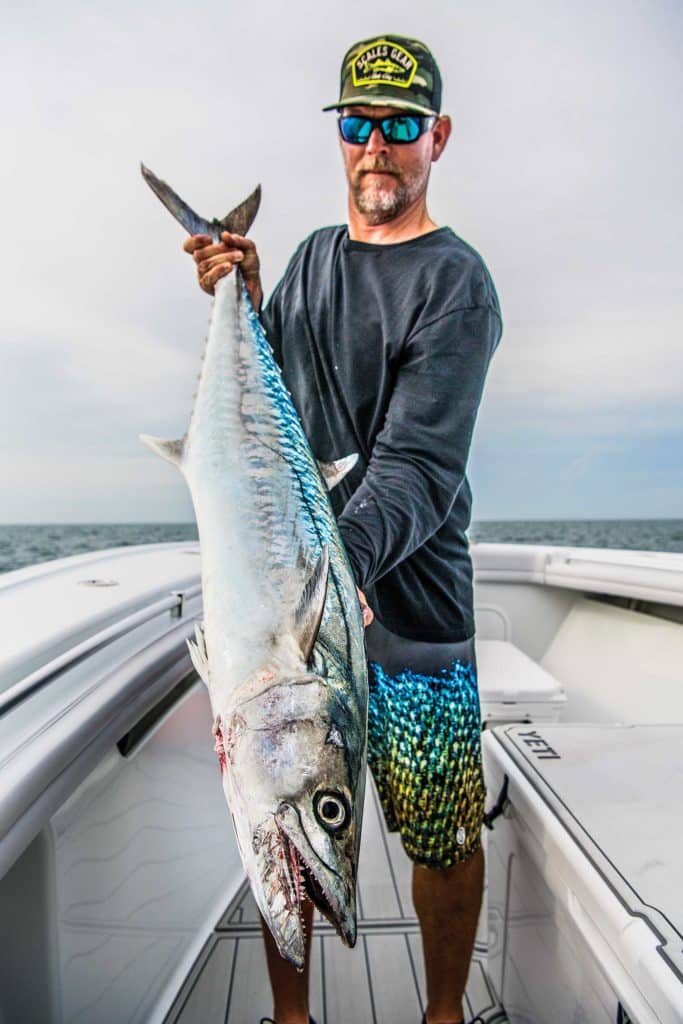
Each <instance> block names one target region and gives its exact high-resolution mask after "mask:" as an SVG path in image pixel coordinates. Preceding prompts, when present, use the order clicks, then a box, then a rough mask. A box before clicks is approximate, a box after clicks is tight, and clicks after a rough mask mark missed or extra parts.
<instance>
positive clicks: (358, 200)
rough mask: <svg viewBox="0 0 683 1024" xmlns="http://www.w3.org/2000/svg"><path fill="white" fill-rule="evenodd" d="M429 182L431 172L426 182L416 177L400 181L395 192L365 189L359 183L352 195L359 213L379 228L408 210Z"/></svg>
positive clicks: (425, 179)
mask: <svg viewBox="0 0 683 1024" xmlns="http://www.w3.org/2000/svg"><path fill="white" fill-rule="evenodd" d="M361 180H362V176H361ZM428 180H429V172H427V174H426V175H425V177H424V180H422V179H420V178H417V177H414V178H410V179H408V180H407V181H406V180H402V181H400V183H399V185H398V188H396V189H394V190H393V191H388V190H387V191H384V190H381V191H376V190H374V189H363V188H361V184H360V181H358V183H356V184H355V185H353V186H352V188H351V194H352V196H353V201H354V203H355V206H356V209H357V210H358V212H359V213H362V214H363V215H364V217H365V218H366V220H367V222H368V224H371V225H372V226H377V225H378V224H387V223H388V222H389V221H390V220H393V219H394V218H395V217H399V216H400V215H401V214H402V213H403V212H404V211H405V210H407V209H408V207H409V206H410V205H411V203H413V202H415V200H416V199H417V198H419V196H420V195H421V194H422V192H423V191H424V190H425V189H426V187H427V181H428Z"/></svg>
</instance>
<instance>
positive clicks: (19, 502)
mask: <svg viewBox="0 0 683 1024" xmlns="http://www.w3.org/2000/svg"><path fill="white" fill-rule="evenodd" d="M385 18H386V12H385V8H383V7H381V6H380V5H374V6H373V5H370V6H368V4H367V3H364V2H363V3H362V2H361V0H349V2H348V3H347V4H345V5H343V6H335V5H328V6H326V7H325V8H324V9H323V8H321V5H320V4H319V3H314V2H313V0H300V2H298V3H296V4H291V3H289V4H285V3H268V4H263V5H260V6H256V7H254V6H253V5H252V6H251V7H245V6H239V5H236V4H220V3H218V2H217V0H204V2H202V3H200V4H198V5H195V6H194V7H193V9H192V12H191V13H189V12H188V8H187V5H186V4H182V3H180V2H179V0H165V2H164V3H161V2H160V0H150V2H149V3H146V4H144V5H143V6H142V7H141V6H140V5H138V4H135V3H133V0H121V2H120V3H119V4H117V5H116V7H110V8H108V9H106V8H102V7H99V8H95V7H93V6H92V5H91V4H86V3H85V2H83V0H78V2H74V0H67V2H66V3H65V4H61V5H59V6H57V7H56V6H54V5H50V4H47V3H46V2H42V3H41V2H39V3H38V5H37V6H36V5H31V6H30V7H24V8H20V7H16V6H15V7H13V8H12V10H11V11H10V12H9V13H8V16H7V17H6V19H5V20H4V24H3V42H4V43H5V49H6V51H7V53H6V56H5V58H4V60H3V63H2V65H1V66H0V89H1V90H2V95H3V97H4V98H5V104H4V118H3V141H4V143H5V145H4V148H3V161H2V164H1V165H0V188H2V192H3V196H4V198H5V200H6V203H5V210H4V212H3V229H4V239H5V244H4V245H3V247H2V248H0V275H1V276H2V280H3V285H4V290H5V295H4V296H3V310H2V311H3V318H2V335H1V340H2V345H3V373H2V385H3V394H2V396H1V401H0V419H1V420H2V422H1V424H0V429H1V430H2V432H3V437H4V438H5V439H6V442H7V447H8V451H9V452H10V456H9V458H10V469H11V474H9V476H8V477H7V479H9V478H10V477H11V479H12V481H13V483H12V485H11V486H10V485H7V484H6V485H5V488H4V494H3V499H2V504H0V517H2V518H3V519H8V518H13V519H21V518H22V509H24V514H25V515H26V516H33V515H34V513H35V510H36V509H37V508H38V509H40V510H42V512H43V515H44V518H46V519H49V518H55V517H56V516H57V512H59V516H60V517H65V518H72V519H75V520H79V519H83V518H84V517H88V518H97V509H98V501H100V506H99V507H100V513H101V515H102V517H105V518H111V511H112V509H113V508H117V509H119V511H120V514H122V515H123V514H124V512H126V517H127V518H131V517H132V518H136V512H135V509H138V514H139V515H140V516H141V517H143V518H144V517H146V515H147V514H149V515H153V514H156V515H159V517H161V518H174V517H176V518H184V517H186V516H187V514H188V505H187V498H186V495H185V492H184V490H183V487H184V485H183V483H182V480H181V479H177V480H175V479H174V477H173V474H172V472H171V471H170V468H169V467H163V466H160V467H159V468H157V469H155V470H154V471H150V472H147V471H146V470H143V469H141V467H142V466H145V467H149V466H150V461H149V460H151V462H152V464H153V463H154V460H153V458H152V456H151V455H149V456H148V455H146V454H145V453H141V454H138V453H137V447H136V446H137V444H138V442H137V434H138V433H139V432H140V431H149V432H150V433H158V434H161V435H166V436H169V435H170V436H173V435H174V434H177V433H179V432H181V431H182V430H183V429H184V428H185V426H186V424H187V419H188V416H189V411H190V407H191V403H192V394H193V391H194V385H195V380H196V375H197V373H198V372H199V365H200V363H199V359H200V355H201V350H202V346H203V339H204V335H205V332H206V324H207V319H208V315H209V303H208V301H207V299H206V297H205V296H204V295H202V294H201V293H200V292H199V290H198V288H197V286H196V282H195V280H194V274H193V268H192V265H191V263H190V261H189V259H188V257H187V256H185V255H184V254H183V253H182V252H181V245H182V240H183V234H182V231H181V229H180V228H179V227H178V225H176V224H175V223H174V222H173V221H172V220H171V218H170V217H169V216H168V214H166V212H165V211H164V210H163V209H162V208H161V207H160V205H159V204H158V203H157V201H156V200H155V199H154V198H153V197H152V195H151V194H150V193H148V191H147V190H146V189H145V187H144V185H143V183H142V181H141V179H140V177H139V171H138V164H139V161H140V159H144V160H145V162H146V163H147V164H148V165H149V166H151V167H152V168H153V169H154V170H155V172H156V173H158V174H159V175H161V176H162V177H163V178H165V179H166V180H168V181H169V182H170V183H171V184H172V185H173V186H174V188H176V189H177V190H178V191H179V192H180V194H181V195H183V196H184V197H185V198H186V199H187V200H188V202H190V203H191V205H193V206H195V207H196V209H197V210H198V211H199V212H200V213H204V214H208V215H213V214H219V215H221V214H223V213H225V212H227V210H228V209H229V208H230V207H231V206H233V205H234V204H235V203H237V202H238V201H239V200H240V199H241V198H243V197H244V196H245V195H246V194H247V193H248V192H249V191H250V190H251V189H252V188H253V186H254V184H255V183H256V182H258V181H261V183H262V184H263V187H264V201H263V206H262V209H261V211H260V213H259V217H258V219H257V222H256V224H255V227H254V238H255V239H256V241H257V243H258V245H259V248H260V252H261V258H262V266H263V272H264V279H265V283H266V288H267V289H268V288H271V287H272V286H273V284H274V283H275V281H276V280H277V278H278V276H279V275H280V273H281V272H282V270H283V269H284V266H285V265H286V261H287V259H288V257H289V255H290V254H291V253H292V251H293V250H294V248H295V246H296V244H297V243H298V242H299V241H300V240H301V238H302V237H304V236H305V235H306V234H308V233H309V232H310V231H311V230H313V229H314V228H315V227H318V226H320V225H322V224H329V223H335V222H339V221H341V220H343V219H344V217H345V186H344V180H343V176H342V171H341V167H340V162H339V156H338V152H337V142H336V130H335V126H334V115H323V114H321V113H320V107H321V106H322V105H323V103H325V102H328V101H330V100H331V99H332V98H333V97H334V96H335V94H336V90H337V87H338V70H339V62H340V59H341V56H342V54H343V52H344V50H345V49H346V47H347V46H348V45H349V43H350V42H352V41H353V38H354V37H356V36H358V37H360V36H363V35H366V34H367V35H370V34H372V33H373V32H375V31H377V32H382V31H384V30H385V29H386V27H387V25H386V21H385ZM391 24H392V28H393V29H394V30H395V31H398V32H405V33H407V34H417V35H419V36H421V37H423V38H425V39H426V41H427V42H429V43H431V44H432V45H433V47H434V51H435V53H436V55H437V58H438V59H439V61H440V64H441V68H442V71H443V74H444V82H445V90H444V99H445V105H446V108H447V109H448V110H449V111H450V112H451V113H452V115H453V119H454V134H453V138H452V140H451V142H450V143H449V148H448V150H447V151H446V153H445V154H444V157H443V159H442V160H441V161H440V162H439V164H438V165H436V166H435V168H434V172H433V175H432V184H431V186H430V188H431V193H430V210H431V211H432V213H433V215H434V216H435V217H436V218H437V219H438V220H439V222H441V223H447V224H450V225H452V226H453V228H454V230H455V231H456V232H457V233H458V234H460V235H462V236H463V237H464V238H466V239H467V240H468V241H470V242H471V243H473V244H474V245H475V247H476V248H477V249H478V250H479V251H480V252H481V253H482V254H483V256H484V257H485V259H486V261H487V263H488V265H489V267H490V269H491V271H492V274H493V277H494V280H495V282H496V286H497V288H498V291H499V294H500V298H501V305H502V309H503V317H504V322H505V334H504V338H503V342H502V344H501V347H500V350H499V352H498V353H497V354H496V357H495V359H494V363H493V366H492V369H491V374H490V378H489V382H488V385H487V392H486V396H485V399H484V403H483V405H482V410H481V414H480V417H479V424H478V428H477V431H478V433H477V442H476V443H478V444H479V449H478V451H479V453H480V454H482V453H485V454H486V458H490V459H492V460H493V461H492V466H496V467H497V468H498V470H500V462H499V461H498V456H499V455H500V459H501V460H503V461H505V463H506V465H514V463H515V459H516V458H517V456H518V452H519V449H518V448H517V444H518V442H520V441H521V443H523V444H525V445H526V452H527V462H526V466H527V469H526V470H525V473H526V475H525V480H524V487H525V488H526V490H525V492H524V493H525V494H526V495H533V494H536V495H537V496H538V498H539V500H545V491H544V488H545V484H544V480H545V479H546V474H550V477H549V478H550V479H554V476H553V472H554V471H553V469H552V463H551V461H550V460H549V459H548V458H546V453H545V450H541V448H539V447H538V446H534V444H533V443H532V441H533V438H534V437H535V436H537V435H543V436H547V437H548V438H552V439H553V442H554V444H555V445H556V446H557V445H558V444H560V445H561V444H562V439H563V438H568V439H569V440H570V441H571V444H572V445H573V446H574V448H575V451H574V453H573V454H572V455H571V456H569V455H568V456H567V458H568V462H567V463H563V465H564V466H565V468H566V467H567V466H569V467H570V466H571V465H572V462H571V460H572V459H575V460H578V461H575V463H574V469H573V470H571V469H568V472H569V473H570V476H571V475H572V474H573V478H574V479H575V480H576V479H578V478H579V477H581V479H582V480H583V481H584V483H585V486H586V488H587V491H586V495H585V501H586V503H587V506H588V505H589V504H590V493H591V492H590V488H591V487H593V493H594V494H595V500H596V502H598V501H602V500H603V498H602V497H601V495H602V490H601V487H602V485H601V483H600V480H599V479H598V476H597V467H598V464H599V463H600V462H601V460H603V461H604V460H605V458H606V456H607V453H603V455H600V451H601V449H600V445H601V444H602V443H603V442H604V438H605V437H606V436H609V437H610V438H611V437H614V438H616V439H617V442H615V443H617V444H618V445H622V446H623V445H628V444H629V443H630V442H631V441H632V439H633V437H634V436H638V435H639V434H642V433H647V434H648V436H649V437H650V438H651V440H652V443H653V444H654V443H655V442H656V443H658V444H667V443H670V442H667V438H673V437H674V436H678V429H679V427H680V422H681V416H680V402H681V392H680V381H681V380H683V346H681V343H680V340H681V339H680V333H681V332H680V325H681V322H682V316H681V314H682V313H683V309H682V308H681V303H680V299H679V298H678V296H679V294H680V280H681V278H682V276H683V250H682V249H681V246H680V244H679V239H680V237H681V234H682V233H683V231H682V229H683V211H682V209H681V204H680V181H681V179H682V178H683V139H682V138H681V133H680V131H678V129H677V125H678V123H679V120H680V112H679V109H678V107H679V96H680V93H681V86H682V85H683V82H682V81H681V79H682V78H683V69H682V65H681V62H680V59H679V54H680V44H681V37H682V36H683V16H682V9H681V7H680V5H679V4H675V3H672V2H667V0H658V2H657V3H654V4H650V5H642V4H640V3H637V2H636V0H625V2H624V3H622V4H620V5H619V6H618V9H617V8H614V7H609V6H605V5H595V4H593V3H589V2H588V0H577V3H574V4H572V5H571V6H569V5H565V6H562V5H560V6H557V5H555V6H554V7H553V8H552V10H551V9H550V8H549V7H548V5H547V4H544V3H542V2H541V0H520V2H519V3H516V4H515V5H514V8H512V7H510V5H509V4H508V3H506V2H504V0H493V2H492V3H490V4H487V5H462V4H443V3H442V2H440V3H437V2H436V0H426V2H425V3H423V4H422V5H421V7H420V10H419V15H418V17H417V18H416V11H415V6H414V4H410V3H408V2H407V0H398V2H397V3H395V4H394V5H393V6H392V14H391ZM19 83H20V84H19ZM619 439H621V440H619ZM604 443H607V442H604ZM609 443H610V444H611V443H612V442H611V441H610V442H609ZM591 445H595V446H596V447H594V448H592V447H591ZM570 447H571V445H570ZM584 450H585V451H593V456H592V457H591V458H592V459H593V462H590V459H588V457H587V456H586V455H585V454H582V453H583V452H584ZM619 450H622V448H619ZM634 457H638V458H640V459H642V460H643V461H642V466H641V468H643V471H645V467H646V464H651V462H652V451H651V450H650V451H648V454H647V456H646V455H645V453H644V452H639V453H638V454H637V456H634ZM582 458H583V459H584V461H583V462H581V459H582ZM587 459H588V461H586V460H587ZM478 464H480V463H478ZM79 466H80V469H79ZM60 467H61V470H60ZM582 467H583V468H582ZM591 467H593V468H591ZM164 469H166V471H168V472H171V479H172V480H173V483H169V484H168V485H165V484H163V482H162V477H161V476H160V475H159V474H161V472H162V470H164ZM482 470H483V473H484V476H483V477H482V479H483V478H484V477H486V479H488V476H487V471H486V468H485V467H484V466H483V465H482ZM606 471H607V472H608V473H612V474H614V480H613V487H612V490H613V492H614V493H615V494H617V493H621V487H622V483H623V482H624V481H625V480H626V479H627V477H628V473H629V472H630V471H629V469H628V466H627V464H626V463H623V462H620V461H619V460H617V461H616V462H614V460H613V464H612V466H611V468H610V469H609V470H606ZM669 472H673V470H671V469H670V470H669ZM79 474H80V476H79ZM154 474H156V475H154ZM617 474H618V476H617ZM506 479H509V478H507V477H506ZM628 479H631V478H630V477H628ZM79 480H80V481H81V482H80V483H79ZM87 481H95V482H96V485H95V486H94V487H92V488H91V487H90V486H89V485H88V483H87ZM663 486H664V485H663V484H662V487H663ZM671 486H672V487H674V488H675V487H678V488H679V490H678V494H679V499H683V490H682V488H683V484H681V483H680V482H679V483H678V484H676V483H673V482H672V484H671ZM513 490H514V487H513V485H512V483H509V484H508V491H507V492H506V494H511V493H513ZM490 493H491V494H493V491H491V492H490ZM643 494H645V491H643ZM98 496H99V497H98ZM491 500H492V501H493V500H494V499H493V497H492V498H491ZM643 500H645V499H643ZM667 500H668V499H667ZM500 501H501V507H503V506H504V505H505V502H506V501H507V497H506V496H505V495H501V497H500ZM531 504H532V505H533V500H531ZM10 509H11V514H10V512H9V511H8V510H10ZM85 509H87V510H88V512H87V516H86V512H85ZM126 510H127V511H126ZM143 512H144V513H145V516H143Z"/></svg>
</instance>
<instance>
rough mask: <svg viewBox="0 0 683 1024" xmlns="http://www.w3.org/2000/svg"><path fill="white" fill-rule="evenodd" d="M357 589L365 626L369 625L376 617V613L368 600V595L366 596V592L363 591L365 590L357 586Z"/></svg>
mask: <svg viewBox="0 0 683 1024" xmlns="http://www.w3.org/2000/svg"><path fill="white" fill-rule="evenodd" d="M356 590H357V591H358V600H359V601H360V610H361V612H362V614H363V626H369V625H370V623H371V622H372V620H373V619H374V617H375V613H374V612H373V610H372V608H371V607H370V605H369V604H368V602H367V600H366V597H365V594H364V593H363V591H362V590H358V587H356Z"/></svg>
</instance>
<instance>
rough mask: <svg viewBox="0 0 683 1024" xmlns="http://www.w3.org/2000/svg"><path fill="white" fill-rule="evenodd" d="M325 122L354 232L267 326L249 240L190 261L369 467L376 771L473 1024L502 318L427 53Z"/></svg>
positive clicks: (436, 951) (326, 231) (282, 986)
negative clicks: (476, 561) (492, 395)
mask: <svg viewBox="0 0 683 1024" xmlns="http://www.w3.org/2000/svg"><path fill="white" fill-rule="evenodd" d="M324 109H325V110H336V111H338V131H339V141H340V147H341V153H342V158H343V161H344V166H345V170H346V177H347V182H348V224H346V225H342V226H339V227H332V228H323V229H321V230H319V231H316V232H314V233H313V234H312V235H311V236H310V237H309V238H307V239H306V240H305V241H304V242H303V243H302V244H301V245H300V246H299V248H298V249H297V251H296V252H295V254H294V256H293V257H292V259H291V261H290V263H289V266H288V267H287V270H286V271H285V274H284V277H283V278H282V280H281V281H280V283H279V284H278V285H277V287H276V288H275V291H274V293H273V295H272V296H271V297H270V300H269V301H268V303H267V305H265V307H263V308H262V306H263V292H262V288H261V280H260V275H259V259H258V254H257V251H256V247H255V245H254V243H253V242H252V241H250V240H249V239H248V238H245V237H243V236H242V235H238V234H234V233H230V232H225V233H223V234H222V241H221V242H220V243H217V242H216V241H215V240H213V239H212V238H210V237H209V236H208V235H203V234H194V235H192V236H191V237H190V238H189V239H188V240H187V242H186V243H185V250H186V251H187V252H188V253H191V254H192V256H193V258H194V260H195V263H196V265H197V274H198V277H199V283H200V285H201V287H202V288H203V289H204V291H206V292H208V293H209V294H213V293H214V288H215V285H216V283H217V282H218V281H219V279H220V278H222V277H224V276H225V275H226V274H229V273H230V272H231V271H232V270H233V268H234V267H236V266H239V268H240V271H241V274H242V278H243V280H244V283H245V285H246V288H247V290H248V292H249V295H250V297H251V300H252V303H253V306H254V308H255V309H256V310H257V311H260V317H261V321H262V323H263V325H264V327H265V330H266V334H267V337H268V340H269V341H270V344H271V345H272V347H273V351H274V354H275V358H276V360H277V362H278V363H279V365H280V367H281V368H282V373H283V378H284V381H285V383H286V385H287V387H288V389H289V391H290V392H291V395H292V397H293V400H294V404H295V406H296V409H297V411H298V413H299V416H300V418H301V421H302V423H303V426H304V430H305V433H306V435H307V437H308V438H309V440H310V443H311V446H312V449H313V452H314V454H315V456H316V457H317V459H318V460H320V461H321V462H324V463H332V462H334V461H335V460H339V459H340V458H341V457H342V456H346V455H347V454H348V453H350V452H358V453H359V459H358V461H357V463H356V465H355V466H354V468H353V469H352V470H351V471H350V472H349V473H348V474H347V475H346V477H345V478H344V479H343V480H342V481H341V483H339V484H338V486H337V487H336V488H335V490H334V491H333V492H332V493H331V500H332V504H333V508H334V511H335V514H336V515H337V517H338V527H339V530H340V533H341V536H342V539H343V541H344V544H345V546H346V550H347V553H348V556H349V559H350V563H351V567H352V569H353V574H354V577H355V583H356V586H357V587H358V591H359V598H360V601H361V606H362V608H363V620H364V622H365V624H366V625H367V627H368V628H367V630H366V649H367V656H368V664H369V672H370V696H369V717H368V761H369V764H370V767H371V769H372V772H373V775H374V779H375V782H376V785H377V788H378V791H379V795H380V798H381V802H382V807H383V810H384V815H385V818H386V822H387V825H388V827H389V829H391V830H399V831H400V833H401V838H402V841H403V845H404V847H405V850H406V853H407V854H408V856H409V857H410V859H411V860H412V861H413V865H414V868H413V900H414V903H415V909H416V912H417V916H418V919H419V922H420V928H421V933H422V942H423V950H424V959H425V967H426V978H427V1009H426V1012H425V1016H424V1024H461V1022H463V1021H464V1014H463V993H464V989H465V982H466V979H467V974H468V970H469V964H470V959H471V955H472V949H473V944H474V937H475V931H476V925H477V918H478V914H479V909H480V904H481V895H482V886H483V875H484V860H483V853H482V849H481V835H480V834H481V826H482V816H483V810H484V783H483V776H482V766H481V747H480V713H479V698H478V692H477V677H476V662H475V653H474V614H473V599H472V566H471V561H470V556H469V552H468V544H467V538H466V534H465V531H466V529H467V527H468V525H469V521H470V510H471V492H470V488H469V484H468V481H467V477H466V473H465V469H466V464H467V458H468V453H469V448H470V442H471V438H472V431H473V428H474V423H475V419H476V415H477V409H478V406H479V402H480V399H481V394H482V389H483V386H484V379H485V376H486V372H487V368H488V365H489V361H490V359H491V356H492V354H493V352H494V350H495V348H496V346H497V344H498V341H499V339H500V335H501V326H502V325H501V317H500V308H499V305H498V298H497V296H496V291H495V288H494V286H493V282H492V280H491V277H490V275H489V273H488V271H487V268H486V266H485V265H484V263H483V261H482V259H481V257H480V256H479V255H478V253H477V252H476V251H475V250H474V249H472V248H471V247H470V246H469V245H468V244H467V243H466V242H464V241H463V240H462V239H461V238H459V237H458V236H457V235H456V234H454V232H453V231H452V230H451V229H450V228H449V227H439V226H438V225H437V224H436V223H435V222H434V221H433V220H432V219H431V217H430V215H429V213H428V210H427V202H426V194H427V185H428V181H429V174H430V169H431V165H432V163H434V162H435V161H437V160H438V159H439V158H440V157H441V155H442V153H443V151H444V149H445V147H446V144H447V142H448V138H449V135H450V132H451V122H450V118H449V117H448V116H446V115H442V114H441V76H440V73H439V69H438V67H437V64H436V62H435V60H434V57H433V56H432V54H431V52H430V51H429V49H428V48H427V47H426V46H425V45H424V44H423V43H421V42H419V41H417V40H415V39H409V38H404V37H402V36H396V35H385V36H382V37H379V38H377V37H375V38H372V39H367V40H364V41H362V42H359V43H356V44H355V45H354V46H352V47H351V49H350V50H349V51H348V52H347V54H346V56H345V58H344V61H343V63H342V70H341V89H340V96H339V99H338V100H337V101H336V102H335V103H332V104H330V106H328V107H325V108H324ZM370 609H372V611H370ZM373 612H374V621H372V619H373ZM304 908H305V910H304V913H305V916H306V923H307V937H308V947H307V948H308V949H310V937H311V932H312V926H313V905H312V903H310V902H307V903H305V904H304ZM264 936H265V941H266V947H267V956H268V968H269V972H270V979H271V984H272V988H273V994H274V1019H275V1021H276V1022H277V1024H308V1022H309V1014H308V970H307V965H306V969H304V971H303V972H298V971H296V970H295V968H294V967H293V966H292V965H291V964H290V963H288V962H287V961H286V960H284V959H283V958H282V957H281V956H280V955H279V953H278V950H277V946H276V945H275V942H274V941H273V938H272V937H271V935H270V932H269V931H268V929H267V928H264ZM338 1024H351V1022H341V1021H340V1022H338ZM353 1024H355V1022H353ZM387 1024H390V1022H387ZM416 1024H417V1022H416Z"/></svg>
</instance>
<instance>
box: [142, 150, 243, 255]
mask: <svg viewBox="0 0 683 1024" xmlns="http://www.w3.org/2000/svg"><path fill="white" fill-rule="evenodd" d="M140 170H141V171H142V177H143V178H144V179H145V181H146V182H147V184H148V185H149V187H150V188H151V190H152V192H154V194H155V195H156V196H157V197H158V198H159V199H160V200H161V202H162V203H163V204H164V206H165V207H166V209H167V210H168V212H169V213H172V214H173V216H174V217H175V219H176V220H177V221H178V223H179V224H182V226H183V227H184V228H185V230H186V231H187V232H188V233H189V234H190V235H210V236H211V238H213V239H214V241H216V242H219V241H220V238H221V232H222V231H233V232H235V233H236V234H238V235H244V234H246V233H247V231H248V230H249V227H250V226H251V223H252V221H253V219H254V217H255V216H256V211H257V210H258V208H259V203H260V201H261V186H260V185H259V186H257V188H255V189H254V191H253V192H252V194H251V195H250V196H249V198H248V199H245V200H244V202H243V203H240V205H239V206H236V207H235V209H234V210H232V211H231V212H230V213H229V214H228V215H227V216H226V217H223V220H216V218H215V217H214V218H213V220H207V219H206V217H200V216H199V214H198V213H195V212H194V210H193V209H191V208H190V207H189V206H188V205H187V203H186V202H185V201H184V200H183V199H181V198H180V196H179V195H178V193H177V192H174V191H173V189H172V188H171V186H170V185H167V184H166V182H165V181H162V180H161V178H157V176H156V174H153V173H152V171H150V169H149V167H145V165H144V164H140Z"/></svg>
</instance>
